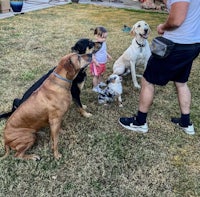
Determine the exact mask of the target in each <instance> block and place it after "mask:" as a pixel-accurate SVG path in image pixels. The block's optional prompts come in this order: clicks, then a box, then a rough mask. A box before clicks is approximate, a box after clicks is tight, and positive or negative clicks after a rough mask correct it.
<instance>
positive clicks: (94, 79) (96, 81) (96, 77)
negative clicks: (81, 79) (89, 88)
mask: <svg viewBox="0 0 200 197" xmlns="http://www.w3.org/2000/svg"><path fill="white" fill-rule="evenodd" d="M98 84H99V77H98V76H94V77H93V87H96V86H97V85H98Z"/></svg>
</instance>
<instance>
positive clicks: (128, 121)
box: [118, 116, 148, 133]
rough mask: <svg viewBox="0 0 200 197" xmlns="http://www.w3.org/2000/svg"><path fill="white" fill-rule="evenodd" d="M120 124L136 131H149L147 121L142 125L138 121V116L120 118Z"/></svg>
mask: <svg viewBox="0 0 200 197" xmlns="http://www.w3.org/2000/svg"><path fill="white" fill-rule="evenodd" d="M118 121H119V124H120V125H122V127H124V128H125V129H128V130H131V131H136V132H140V133H147V132H148V125H147V123H145V124H143V125H141V124H139V123H138V122H137V120H136V117H135V116H133V117H130V118H127V117H122V118H119V120H118Z"/></svg>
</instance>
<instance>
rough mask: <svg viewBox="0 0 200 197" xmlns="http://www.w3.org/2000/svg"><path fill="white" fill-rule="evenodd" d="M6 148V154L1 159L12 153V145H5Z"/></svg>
mask: <svg viewBox="0 0 200 197" xmlns="http://www.w3.org/2000/svg"><path fill="white" fill-rule="evenodd" d="M5 150H6V153H5V154H4V156H2V157H0V160H2V159H5V158H6V157H7V156H8V155H9V154H10V147H9V146H8V145H5Z"/></svg>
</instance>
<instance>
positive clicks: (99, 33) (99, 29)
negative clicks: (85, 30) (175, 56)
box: [94, 26, 107, 37]
mask: <svg viewBox="0 0 200 197" xmlns="http://www.w3.org/2000/svg"><path fill="white" fill-rule="evenodd" d="M104 33H107V30H106V28H105V27H103V26H99V27H96V28H95V30H94V35H97V36H101V37H102V36H103V34H104Z"/></svg>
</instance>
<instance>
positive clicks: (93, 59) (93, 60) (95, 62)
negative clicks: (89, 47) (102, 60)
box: [92, 54, 99, 66]
mask: <svg viewBox="0 0 200 197" xmlns="http://www.w3.org/2000/svg"><path fill="white" fill-rule="evenodd" d="M92 62H93V63H94V64H95V66H99V63H98V62H97V60H96V58H95V56H94V54H93V55H92Z"/></svg>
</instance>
